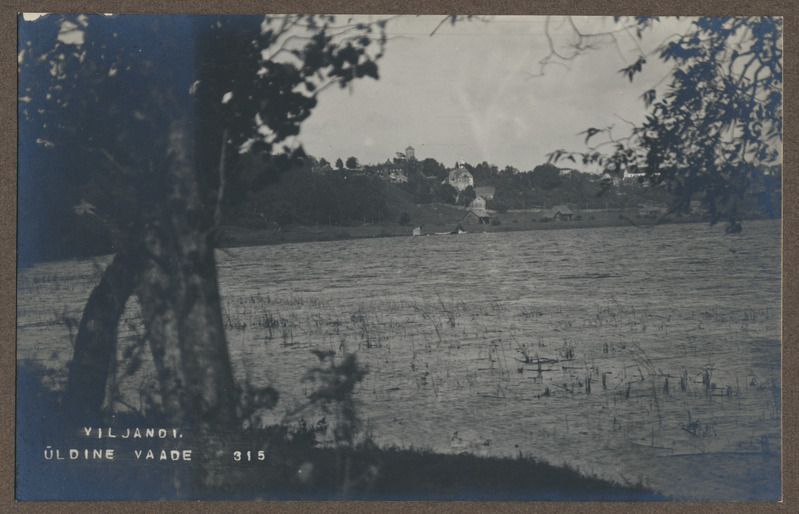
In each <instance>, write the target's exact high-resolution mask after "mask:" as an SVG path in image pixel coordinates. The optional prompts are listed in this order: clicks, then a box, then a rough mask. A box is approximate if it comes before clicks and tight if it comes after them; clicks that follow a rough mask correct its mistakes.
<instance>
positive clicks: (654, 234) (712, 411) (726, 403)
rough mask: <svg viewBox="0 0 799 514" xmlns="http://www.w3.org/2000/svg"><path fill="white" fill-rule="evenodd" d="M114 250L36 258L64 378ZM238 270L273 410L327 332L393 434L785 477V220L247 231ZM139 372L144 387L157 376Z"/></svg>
mask: <svg viewBox="0 0 799 514" xmlns="http://www.w3.org/2000/svg"><path fill="white" fill-rule="evenodd" d="M99 261H100V262H99V263H94V262H90V261H82V262H75V261H71V262H61V263H48V264H42V265H38V266H35V267H33V268H31V269H27V270H23V271H22V272H21V273H20V276H19V302H18V303H19V307H18V356H19V358H20V359H31V360H36V361H38V362H39V363H41V364H43V365H45V366H47V367H49V368H51V369H53V370H54V373H53V386H54V387H58V386H59V384H60V383H61V382H62V381H63V369H64V363H66V362H68V360H69V358H70V357H71V351H72V348H71V345H70V335H69V328H68V327H67V326H66V325H65V324H64V323H62V322H57V321H56V319H58V318H59V317H64V315H67V317H69V316H72V317H79V315H80V311H81V307H82V304H83V302H85V299H86V298H87V297H88V293H89V291H90V290H91V287H92V286H93V285H94V284H95V283H96V281H97V280H98V277H99V275H98V271H97V269H98V268H97V266H102V265H103V264H104V263H107V260H102V259H100V260H99ZM219 274H220V284H221V289H222V294H223V308H224V315H225V321H226V326H227V328H228V339H229V345H230V353H231V360H232V362H233V365H234V368H235V371H236V375H237V377H238V379H239V380H241V381H244V380H246V381H249V382H250V383H251V384H253V385H259V386H262V385H270V386H272V387H275V388H277V389H278V390H279V391H280V393H281V399H280V403H279V406H278V409H277V410H276V411H274V412H269V413H265V415H264V419H263V421H262V422H263V423H271V422H275V421H279V420H281V419H282V418H283V416H284V415H285V414H286V413H287V412H290V411H293V410H295V409H296V408H297V407H299V406H300V405H302V404H304V403H305V402H306V401H307V395H308V394H309V393H310V392H311V391H312V390H313V387H314V385H313V384H312V383H310V382H308V381H303V380H302V377H303V376H305V375H306V373H307V372H308V370H309V369H311V368H313V367H314V366H318V365H319V361H318V360H317V357H316V356H314V355H313V354H312V353H311V350H332V351H334V352H336V354H337V355H338V356H339V357H340V356H341V355H342V354H343V353H345V352H354V353H356V355H357V358H358V360H359V362H360V363H362V364H363V365H365V366H367V367H368V370H369V373H368V375H367V376H366V378H365V379H364V381H363V382H362V383H361V384H360V386H359V389H358V390H357V395H356V396H357V402H358V406H359V413H360V416H361V419H362V420H363V422H364V429H363V432H368V433H369V434H370V435H371V437H372V438H373V439H374V440H375V442H377V443H378V444H380V445H397V446H402V447H415V448H427V449H431V450H433V451H437V452H455V453H459V452H472V453H475V454H479V455H502V456H513V455H519V454H523V455H532V456H534V457H536V458H540V459H543V460H546V461H549V462H551V463H553V464H563V463H566V464H568V465H570V466H572V467H576V468H579V470H580V471H582V472H584V473H587V474H596V475H598V476H601V477H604V478H609V479H613V480H616V481H619V482H621V483H625V482H629V483H639V482H641V483H643V484H644V485H647V486H650V487H652V488H654V489H656V490H658V491H662V492H664V493H666V494H669V495H673V496H674V497H676V498H693V499H771V500H774V499H778V498H779V465H780V458H779V455H780V451H781V444H780V435H781V434H780V416H781V410H780V395H781V382H780V228H779V223H778V222H752V223H749V224H747V225H746V226H745V229H744V232H743V233H742V234H738V235H725V234H724V231H723V228H720V227H709V226H707V225H705V224H690V225H664V226H657V227H652V228H648V229H634V228H604V229H591V230H587V229H586V230H583V229H575V230H548V231H535V232H508V233H484V234H463V235H459V236H430V237H416V238H412V237H407V238H391V239H370V240H352V241H339V242H324V243H304V244H287V245H281V246H268V247H250V248H239V249H231V250H225V251H222V252H220V253H219ZM136 312H137V309H136V308H135V305H131V308H130V309H129V312H128V313H127V315H126V320H125V322H124V324H125V326H123V333H124V334H125V335H126V337H128V338H132V337H133V336H134V335H135V334H136V333H137V331H140V330H141V329H140V327H138V325H139V324H140V323H139V321H138V320H137V314H136ZM73 331H74V329H73ZM121 346H122V347H121V348H120V356H121V354H122V352H124V348H125V344H123V345H121ZM120 384H121V391H122V395H123V396H125V395H127V396H126V400H125V401H126V403H128V404H130V405H132V406H134V407H135V404H136V401H137V400H136V398H137V397H139V396H140V395H141V392H142V390H144V389H146V388H147V387H153V381H152V375H151V372H150V371H148V368H147V367H145V368H144V369H143V370H142V371H141V372H140V373H139V374H138V375H137V376H135V377H131V378H127V379H125V380H124V381H123V380H122V379H121V378H120ZM302 415H303V416H305V417H306V419H309V420H312V421H313V420H315V419H318V418H320V417H322V416H323V415H324V414H323V413H321V412H314V411H312V410H307V409H306V410H305V411H303V412H302Z"/></svg>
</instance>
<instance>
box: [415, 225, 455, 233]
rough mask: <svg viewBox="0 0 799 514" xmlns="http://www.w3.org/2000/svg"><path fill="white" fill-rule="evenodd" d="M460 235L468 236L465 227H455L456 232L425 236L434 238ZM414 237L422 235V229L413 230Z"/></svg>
mask: <svg viewBox="0 0 799 514" xmlns="http://www.w3.org/2000/svg"><path fill="white" fill-rule="evenodd" d="M460 234H466V231H465V230H463V226H462V225H458V226H457V227H455V230H453V231H451V232H433V233H432V234H425V235H427V236H429V235H434V236H456V235H460ZM413 235H415V236H420V235H422V227H416V228H415V229H413Z"/></svg>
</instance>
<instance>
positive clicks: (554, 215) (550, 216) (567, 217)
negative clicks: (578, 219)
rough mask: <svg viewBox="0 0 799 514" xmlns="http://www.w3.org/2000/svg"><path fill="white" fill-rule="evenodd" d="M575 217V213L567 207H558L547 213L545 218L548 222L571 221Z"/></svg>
mask: <svg viewBox="0 0 799 514" xmlns="http://www.w3.org/2000/svg"><path fill="white" fill-rule="evenodd" d="M573 217H574V211H572V210H571V209H569V207H568V206H566V205H556V206H555V207H553V208H551V209H549V210H547V211H545V213H544V218H543V219H546V220H547V221H549V220H554V221H571V219H572V218H573Z"/></svg>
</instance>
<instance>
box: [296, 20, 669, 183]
mask: <svg viewBox="0 0 799 514" xmlns="http://www.w3.org/2000/svg"><path fill="white" fill-rule="evenodd" d="M440 20H441V17H437V16H421V17H401V18H399V19H397V20H393V21H391V22H390V23H389V25H388V30H389V35H390V36H391V37H392V39H390V40H389V41H388V44H387V47H386V54H385V57H384V58H383V59H382V60H381V61H380V62H379V67H380V80H379V81H373V80H371V79H364V80H360V81H357V82H355V83H354V84H353V87H352V89H351V92H349V91H348V90H339V89H335V90H334V89H330V90H328V91H326V92H325V93H323V94H322V95H321V96H320V102H319V105H318V107H317V108H316V110H315V111H314V113H313V115H312V116H311V117H310V118H309V120H307V121H306V123H305V124H304V126H303V130H302V133H301V135H300V137H299V140H300V141H301V142H302V143H303V145H304V146H305V148H306V150H307V151H308V152H309V153H311V154H312V155H316V156H318V157H325V158H326V159H328V160H331V159H333V160H335V159H336V158H337V157H339V156H342V155H347V156H349V155H354V156H356V157H358V159H359V160H360V161H361V162H364V163H369V162H383V161H385V160H386V159H387V158H391V157H393V156H394V155H395V152H397V151H402V149H404V148H405V147H406V146H407V145H408V144H410V145H411V146H413V147H414V148H416V155H417V157H418V158H420V159H424V158H425V157H433V158H435V159H437V160H439V161H441V162H444V163H445V164H447V165H451V164H452V163H454V161H456V160H459V159H463V160H466V161H467V162H471V163H479V162H482V161H484V160H485V161H488V162H490V163H492V164H496V165H497V166H499V167H500V168H503V167H504V166H505V165H511V166H514V167H517V168H519V169H521V170H527V169H532V168H534V167H535V166H537V165H538V164H541V163H543V162H545V161H546V158H547V154H548V153H549V152H552V151H553V150H556V149H558V148H571V149H581V148H582V146H581V145H582V141H583V138H584V137H583V136H579V135H578V133H579V132H580V131H582V130H585V129H586V128H588V127H592V126H599V127H605V126H608V125H611V124H615V125H616V126H617V127H618V129H619V130H621V129H622V126H624V125H625V122H624V121H622V120H621V119H620V117H621V118H624V119H627V120H630V121H640V120H641V119H642V117H643V115H644V109H643V103H642V102H641V100H640V95H641V94H642V93H643V92H644V91H645V90H646V89H649V88H650V87H652V86H653V85H655V84H657V83H658V81H660V80H661V79H662V78H663V76H664V75H665V74H666V71H667V69H666V68H665V67H663V66H662V64H661V63H660V62H659V61H658V60H657V58H654V57H653V58H651V59H650V62H649V63H648V65H647V67H645V68H644V72H643V73H642V74H641V75H640V76H639V77H637V78H636V80H635V82H633V83H632V84H631V83H630V82H629V80H627V79H626V78H624V77H623V76H622V75H621V74H620V73H618V70H619V69H621V68H623V67H625V66H627V65H629V64H630V63H632V62H635V59H637V56H638V55H639V54H640V53H641V51H644V52H648V51H651V50H652V49H653V48H654V47H655V46H656V45H657V44H659V43H660V42H661V41H662V40H663V39H664V38H666V37H667V36H668V35H669V34H670V33H673V32H674V31H675V28H674V25H673V24H672V23H671V22H670V21H669V20H667V21H666V22H665V23H662V25H661V26H658V27H657V29H656V30H653V31H652V32H651V33H648V34H649V35H650V36H651V37H649V38H644V40H643V41H641V42H640V43H639V42H637V41H634V40H633V39H631V38H630V36H629V35H628V34H620V35H618V36H617V40H618V42H619V45H618V47H617V46H616V45H612V44H610V43H608V44H604V45H602V47H601V48H599V49H596V50H591V51H589V52H588V53H586V54H585V55H583V56H581V57H578V58H576V59H575V60H573V61H571V62H569V63H568V64H569V68H570V69H569V68H566V67H565V66H561V65H549V66H547V67H546V68H544V70H543V72H544V73H543V75H540V72H541V68H540V65H539V61H540V60H541V59H542V58H543V57H544V56H545V55H546V54H547V53H548V47H547V39H546V37H545V36H544V32H543V28H544V18H541V17H519V16H512V17H494V18H492V19H490V20H489V21H486V22H483V21H477V20H475V21H471V22H469V21H464V22H458V23H456V24H455V25H454V26H452V25H450V24H449V23H446V24H444V25H442V26H441V27H440V28H439V29H438V31H437V32H436V34H435V35H433V36H430V32H431V31H432V30H433V28H434V27H435V26H436V25H437V24H438V22H439V21H440ZM577 23H579V24H580V27H581V29H584V30H589V29H591V28H593V29H594V30H608V28H612V27H613V24H612V21H611V20H610V19H599V18H581V19H578V20H577ZM682 23H683V24H684V22H682ZM555 28H556V29H557V27H555ZM639 45H640V48H639ZM539 75H540V76H539ZM661 86H662V84H661ZM367 138H370V139H371V141H372V144H369V145H365V144H364V142H365V141H366V140H367Z"/></svg>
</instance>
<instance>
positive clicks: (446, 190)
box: [436, 184, 458, 204]
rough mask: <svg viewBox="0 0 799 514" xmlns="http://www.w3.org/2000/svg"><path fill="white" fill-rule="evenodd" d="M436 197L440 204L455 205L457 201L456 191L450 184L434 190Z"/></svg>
mask: <svg viewBox="0 0 799 514" xmlns="http://www.w3.org/2000/svg"><path fill="white" fill-rule="evenodd" d="M436 196H437V197H438V200H439V201H440V202H442V203H449V204H455V202H456V201H457V199H458V190H457V189H455V187H453V186H452V185H450V184H441V185H439V186H438V189H437V190H436Z"/></svg>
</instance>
